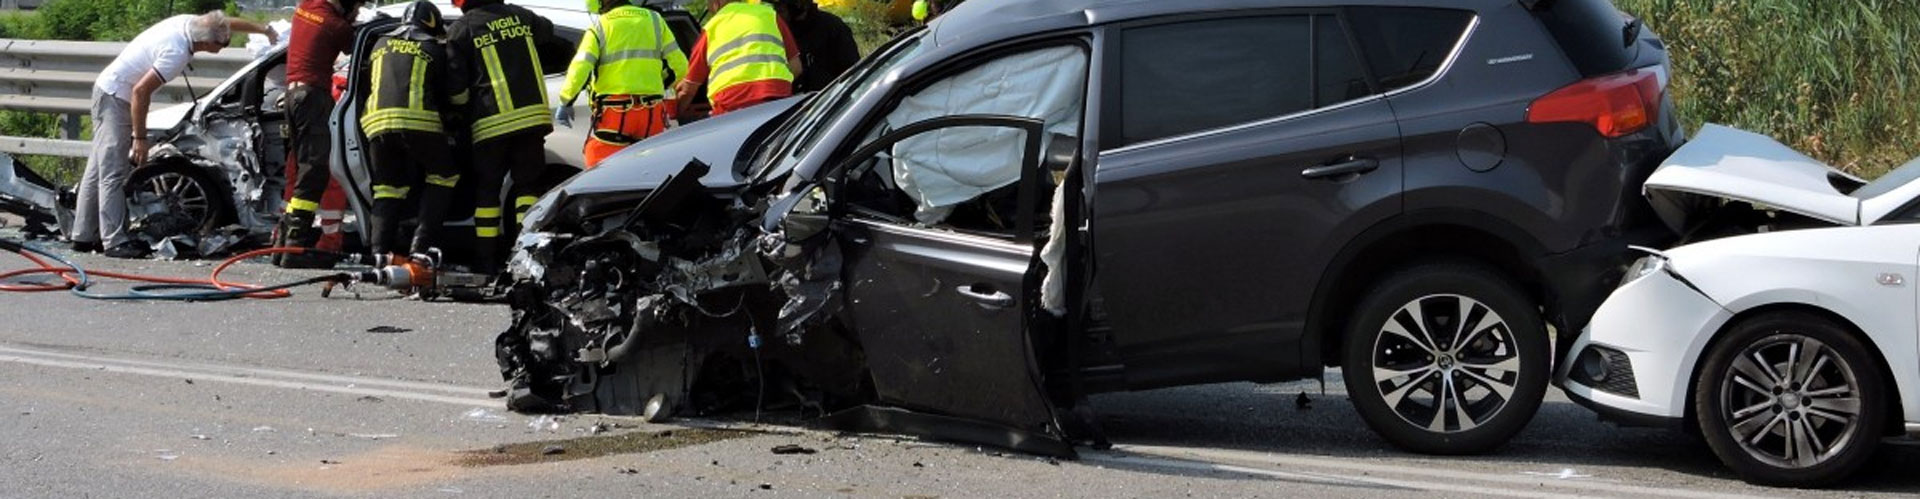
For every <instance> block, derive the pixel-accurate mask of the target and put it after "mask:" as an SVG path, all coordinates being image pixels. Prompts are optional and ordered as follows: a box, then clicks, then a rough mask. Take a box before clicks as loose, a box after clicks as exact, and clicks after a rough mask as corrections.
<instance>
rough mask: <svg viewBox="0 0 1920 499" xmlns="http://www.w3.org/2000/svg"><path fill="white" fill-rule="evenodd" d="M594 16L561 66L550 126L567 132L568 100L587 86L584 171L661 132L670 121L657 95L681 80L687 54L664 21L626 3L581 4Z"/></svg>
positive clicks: (569, 123)
mask: <svg viewBox="0 0 1920 499" xmlns="http://www.w3.org/2000/svg"><path fill="white" fill-rule="evenodd" d="M587 10H588V11H591V12H596V13H599V14H600V19H599V20H598V21H596V22H594V24H593V28H591V29H589V30H587V32H586V33H585V34H583V35H581V37H580V49H579V51H577V52H575V54H574V56H573V63H572V64H569V65H568V66H567V83H566V85H565V86H563V87H561V90H560V107H559V108H557V109H555V110H554V114H553V118H554V121H555V122H558V123H560V124H561V125H562V126H568V127H571V126H573V100H574V98H576V97H578V96H579V94H580V92H581V91H582V90H585V89H587V88H588V87H589V86H591V89H592V92H591V100H592V102H591V103H590V104H592V109H593V121H592V122H591V126H592V127H593V131H592V133H589V134H588V135H587V143H586V146H585V150H584V154H583V155H584V156H585V157H586V167H587V168H593V167H595V166H599V164H600V160H602V159H606V157H607V156H608V155H611V154H613V153H614V152H617V151H619V150H620V149H621V148H624V147H626V146H627V145H629V144H632V143H634V142H639V141H640V139H644V138H647V137H652V136H654V135H657V134H659V133H660V132H662V131H665V130H666V127H667V120H669V119H671V118H672V115H671V113H670V112H669V111H670V109H671V108H672V107H673V106H672V105H670V104H667V103H663V102H662V98H663V94H665V93H666V90H667V88H668V87H669V86H670V84H672V83H673V81H674V80H675V79H676V78H677V77H678V75H684V74H687V54H686V53H684V52H681V51H680V43H679V42H678V41H677V40H674V38H673V31H672V30H669V29H667V23H666V20H665V19H663V18H662V17H660V14H659V13H657V12H654V11H651V10H647V9H643V8H639V7H635V6H633V5H632V4H630V3H628V0H587Z"/></svg>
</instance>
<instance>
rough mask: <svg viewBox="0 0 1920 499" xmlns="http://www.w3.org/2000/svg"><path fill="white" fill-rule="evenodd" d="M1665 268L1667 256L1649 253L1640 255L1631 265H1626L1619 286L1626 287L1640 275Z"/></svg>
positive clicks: (1638, 278) (1643, 275)
mask: <svg viewBox="0 0 1920 499" xmlns="http://www.w3.org/2000/svg"><path fill="white" fill-rule="evenodd" d="M1666 269H1667V257H1666V256H1664V255H1659V254H1650V255H1647V256H1644V257H1641V258H1640V259H1639V260H1634V261H1633V264H1632V265H1628V266H1627V275H1625V276H1621V277H1620V287H1623V288H1624V287H1627V285H1628V284H1632V283H1633V282H1634V281H1638V280H1640V278H1642V277H1646V276H1647V275H1649V274H1652V273H1654V272H1661V271H1665V270H1666Z"/></svg>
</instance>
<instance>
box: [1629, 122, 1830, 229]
mask: <svg viewBox="0 0 1920 499" xmlns="http://www.w3.org/2000/svg"><path fill="white" fill-rule="evenodd" d="M1865 183H1866V182H1865V181H1863V180H1861V179H1860V178H1859V177H1855V176H1853V175H1849V174H1847V173H1845V172H1842V171H1840V170H1838V169H1835V168H1833V167H1831V166H1827V165H1826V164H1825V163H1821V162H1820V161H1818V160H1815V159H1813V158H1809V157H1807V156H1806V155H1804V154H1800V153H1799V152H1798V151H1795V150H1793V148H1790V147H1787V146H1786V145H1784V144H1781V143H1779V142H1777V141H1775V140H1773V139H1772V138H1769V137H1767V136H1765V135H1760V134H1756V133H1752V132H1747V131H1743V130H1738V129H1734V128H1730V127H1726V126H1721V125H1712V124H1709V125H1707V126H1705V127H1702V128H1701V129H1700V132H1699V133H1697V134H1694V137H1693V139H1692V140H1690V141H1688V142H1687V144H1686V145H1684V146H1681V147H1680V149H1679V150H1676V151H1674V153H1673V155H1672V156H1669V157H1668V158H1667V160H1666V161H1665V162H1663V163H1661V164H1660V168H1659V169H1657V170H1655V171H1654V172H1653V175H1652V176H1650V177H1648V178H1647V182H1646V187H1645V194H1646V196H1647V199H1648V200H1649V201H1651V202H1652V204H1653V206H1654V210H1655V211H1656V212H1658V213H1659V214H1660V218H1661V219H1662V220H1663V221H1665V222H1666V223H1667V225H1668V226H1669V227H1673V228H1674V229H1675V230H1681V229H1682V228H1683V227H1684V226H1685V222H1684V221H1685V220H1686V219H1687V218H1688V216H1689V215H1690V214H1689V213H1688V212H1687V211H1688V208H1687V207H1690V206H1698V205H1699V203H1691V202H1688V201H1687V199H1686V198H1687V197H1689V196H1709V197H1715V198H1722V199H1729V200H1734V201H1742V202H1747V203H1753V204H1757V205H1764V206H1766V207H1771V208H1776V209H1780V210H1784V211H1788V212H1793V213H1797V214H1801V215H1805V216H1808V217H1813V218H1816V219H1820V220H1824V221H1828V222H1833V223H1836V224H1840V225H1859V224H1860V200H1859V199H1857V198H1854V197H1853V196H1849V195H1848V193H1849V192H1852V191H1853V190H1854V189H1856V188H1859V187H1860V186H1861V185H1863V184H1865Z"/></svg>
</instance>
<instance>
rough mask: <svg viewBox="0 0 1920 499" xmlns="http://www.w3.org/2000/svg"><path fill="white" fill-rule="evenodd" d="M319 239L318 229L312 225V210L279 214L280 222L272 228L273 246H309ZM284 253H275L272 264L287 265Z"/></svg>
mask: <svg viewBox="0 0 1920 499" xmlns="http://www.w3.org/2000/svg"><path fill="white" fill-rule="evenodd" d="M319 241H320V231H319V229H316V228H314V227H313V212H311V211H305V210H291V211H288V212H286V213H285V214H282V215H280V224H279V225H278V226H276V227H274V228H273V246H274V247H276V248H311V247H313V245H314V244H315V243H318V242H319ZM288 256H292V255H288V254H286V253H275V254H274V255H273V264H274V266H277V267H286V266H287V257H288Z"/></svg>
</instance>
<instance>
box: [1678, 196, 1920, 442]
mask: <svg viewBox="0 0 1920 499" xmlns="http://www.w3.org/2000/svg"><path fill="white" fill-rule="evenodd" d="M1668 256H1669V257H1670V258H1671V259H1672V260H1671V265H1672V267H1671V268H1672V270H1673V271H1674V272H1676V273H1677V274H1678V275H1680V276H1681V277H1683V278H1685V279H1686V280H1687V281H1688V282H1691V283H1693V285H1694V286H1696V287H1697V288H1698V289H1699V290H1700V291H1701V292H1702V293H1704V294H1705V295H1706V296H1707V297H1708V298H1710V299H1712V300H1713V301H1714V302H1715V303H1719V304H1720V305H1721V306H1722V307H1724V308H1725V309H1726V310H1727V311H1729V312H1731V313H1732V314H1734V316H1735V317H1738V316H1739V315H1740V314H1743V313H1746V312H1749V311H1752V310H1755V309H1759V308H1763V307H1769V306H1776V305H1781V304H1793V305H1803V306H1809V307H1813V308H1817V309H1820V310H1824V311H1827V312H1830V313H1832V314H1834V315H1836V316H1839V317H1840V318H1841V319H1844V320H1845V321H1847V322H1848V323H1850V325H1852V326H1853V327H1856V328H1858V329H1859V330H1860V331H1862V332H1864V333H1865V334H1866V336H1867V338H1868V339H1869V341H1871V342H1872V344H1873V346H1875V347H1877V348H1878V350H1879V352H1878V353H1879V354H1880V355H1881V356H1882V357H1883V358H1884V360H1886V361H1887V363H1888V368H1889V369H1890V370H1891V372H1892V373H1893V374H1894V375H1895V376H1894V380H1895V383H1896V384H1897V385H1898V386H1899V391H1900V399H1901V401H1902V403H1903V405H1904V409H1905V411H1906V414H1908V415H1909V416H1908V419H1909V420H1912V419H1914V418H1915V417H1916V416H1920V376H1917V375H1916V374H1920V336H1917V335H1920V324H1916V300H1917V299H1920V294H1916V292H1915V287H1914V286H1915V283H1914V282H1913V281H1914V280H1915V279H1916V277H1917V276H1916V275H1915V273H1916V269H1920V225H1911V224H1901V225H1876V226H1867V227H1837V228H1827V229H1808V230H1795V231H1786V232H1775V233H1767V234H1754V235H1748V236H1740V237H1731V238H1726V239H1719V240H1714V241H1708V242H1704V243H1699V244H1694V245H1690V246H1685V247H1681V248H1677V249H1675V250H1672V251H1669V252H1668ZM1714 331H1717V329H1716V330H1714ZM1714 331H1709V332H1714ZM1689 350H1690V351H1691V350H1693V349H1691V348H1690V349H1689ZM1695 352H1696V353H1695V354H1694V355H1692V356H1691V357H1689V358H1690V359H1691V360H1690V361H1689V364H1696V363H1697V362H1698V361H1699V357H1700V355H1699V354H1698V353H1697V351H1695ZM1688 369H1689V370H1688V371H1686V372H1691V366H1689V368H1688Z"/></svg>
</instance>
